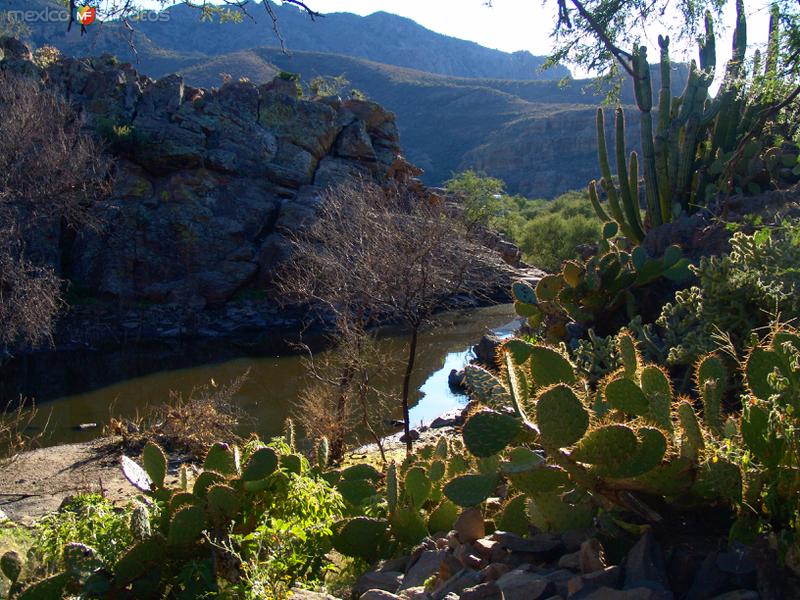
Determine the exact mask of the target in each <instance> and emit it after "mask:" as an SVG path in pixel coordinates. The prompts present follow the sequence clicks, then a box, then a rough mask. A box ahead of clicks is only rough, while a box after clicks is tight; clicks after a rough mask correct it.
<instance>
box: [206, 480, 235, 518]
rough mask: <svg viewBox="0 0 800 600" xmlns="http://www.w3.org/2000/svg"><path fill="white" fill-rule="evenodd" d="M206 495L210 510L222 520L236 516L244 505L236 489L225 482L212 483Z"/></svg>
mask: <svg viewBox="0 0 800 600" xmlns="http://www.w3.org/2000/svg"><path fill="white" fill-rule="evenodd" d="M206 497H207V499H208V510H209V512H210V513H211V515H212V517H213V518H214V519H215V520H217V521H220V522H226V521H230V520H232V519H233V518H234V517H236V515H237V514H238V512H239V508H240V507H241V505H242V503H241V499H240V497H239V495H238V494H237V493H236V490H234V489H233V488H232V487H230V486H228V485H224V484H219V483H218V484H216V485H212V486H211V487H210V488H209V490H208V494H207V496H206Z"/></svg>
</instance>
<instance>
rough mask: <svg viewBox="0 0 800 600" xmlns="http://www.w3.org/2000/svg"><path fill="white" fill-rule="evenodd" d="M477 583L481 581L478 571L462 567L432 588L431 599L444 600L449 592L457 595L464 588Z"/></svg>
mask: <svg viewBox="0 0 800 600" xmlns="http://www.w3.org/2000/svg"><path fill="white" fill-rule="evenodd" d="M479 583H481V574H480V571H473V570H472V569H462V570H461V571H459V572H458V573H456V574H455V575H453V576H452V577H451V578H450V579H448V580H447V581H445V582H444V583H442V584H441V585H440V586H439V587H438V588H437V589H436V590H434V591H433V593H432V594H431V600H444V599H445V598H446V597H447V596H448V595H449V594H455V595H458V594H460V593H461V592H463V591H464V590H465V589H467V588H469V587H475V586H476V585H478V584H479Z"/></svg>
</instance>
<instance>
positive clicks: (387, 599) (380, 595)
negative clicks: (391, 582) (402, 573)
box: [359, 590, 400, 600]
mask: <svg viewBox="0 0 800 600" xmlns="http://www.w3.org/2000/svg"><path fill="white" fill-rule="evenodd" d="M359 600H400V596H396V595H395V594H392V593H390V592H386V591H384V590H367V591H366V592H364V593H363V594H361V596H359Z"/></svg>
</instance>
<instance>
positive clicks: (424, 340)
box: [39, 305, 514, 445]
mask: <svg viewBox="0 0 800 600" xmlns="http://www.w3.org/2000/svg"><path fill="white" fill-rule="evenodd" d="M513 319H514V314H513V307H512V306H511V305H502V306H493V307H488V308H480V309H474V310H470V311H467V312H458V313H447V314H445V315H442V316H441V317H439V318H438V320H437V321H438V325H437V326H436V327H435V328H432V329H427V330H426V331H425V332H424V333H423V334H422V335H421V336H420V343H419V356H418V360H417V368H416V370H415V377H414V381H413V384H414V388H415V389H418V390H419V394H418V396H417V399H419V402H418V403H417V404H416V405H415V406H414V408H413V409H412V412H411V422H412V424H414V425H418V424H419V423H420V422H429V421H430V420H431V419H433V418H435V417H436V416H437V415H439V414H442V413H443V412H446V411H447V410H450V409H452V408H454V407H456V406H459V405H460V404H461V403H463V401H464V398H463V397H462V396H458V395H456V394H453V393H452V392H451V391H450V389H449V387H448V385H447V376H448V374H449V373H450V370H451V369H460V368H461V367H463V366H464V365H465V364H466V363H467V362H468V361H469V359H470V358H471V351H470V350H469V347H470V346H471V345H472V344H474V343H476V342H477V341H478V340H479V339H480V337H481V336H482V335H483V334H484V333H486V332H488V331H490V330H496V331H499V332H501V333H508V332H509V331H510V327H511V325H512V323H511V322H512V321H513ZM405 348H406V339H405V336H403V335H402V334H400V333H397V332H394V333H392V332H389V333H387V335H386V337H384V338H383V339H382V340H381V341H380V343H379V351H380V352H381V353H382V354H383V355H384V356H385V360H384V364H385V372H384V373H383V374H382V376H381V377H380V384H379V385H380V386H381V387H383V388H384V389H387V390H395V389H399V386H400V382H401V377H402V370H403V360H404V357H405V354H406V349H405ZM248 369H249V370H250V376H249V378H248V380H247V381H246V382H245V384H244V385H243V387H242V389H241V390H240V392H239V393H238V394H237V395H236V401H237V402H238V403H239V405H240V406H241V408H242V409H243V410H244V411H245V412H246V413H247V414H248V415H249V416H250V417H251V421H250V422H248V423H246V424H245V425H244V426H243V429H242V433H248V432H250V431H257V432H258V433H259V434H260V435H262V436H270V435H275V434H276V433H278V432H279V431H280V430H281V428H282V424H283V421H284V419H285V418H286V417H287V416H288V415H289V414H290V413H291V411H292V408H293V405H294V403H295V402H296V399H297V395H298V393H299V391H300V390H301V389H302V388H303V387H304V386H305V385H306V384H307V383H308V377H309V376H308V373H307V372H306V370H305V368H304V365H303V361H302V360H301V358H300V357H298V356H295V355H285V356H273V357H262V358H250V357H248V358H240V359H236V360H230V361H227V362H224V363H220V364H212V365H203V366H199V367H193V368H189V369H179V370H171V371H163V372H159V373H154V374H151V375H146V376H143V377H137V378H134V379H129V380H126V381H121V382H119V383H116V384H113V385H110V386H107V387H104V388H101V389H97V390H94V391H92V392H89V393H85V394H78V395H74V396H68V397H64V398H60V399H58V400H54V401H52V402H47V403H44V404H42V405H41V406H40V415H39V419H40V421H39V422H40V424H41V423H42V422H43V421H44V420H45V419H46V418H48V417H49V419H50V425H49V430H50V435H49V436H48V438H47V440H46V442H45V443H46V444H48V445H54V444H58V443H68V442H77V441H85V440H88V439H92V438H93V437H96V436H97V435H99V430H88V431H76V430H75V429H74V427H75V426H76V425H77V424H80V423H98V424H101V425H102V424H103V423H106V422H107V421H108V418H109V416H110V414H111V413H112V412H113V414H114V415H115V416H116V415H122V416H125V417H129V418H130V417H133V416H135V415H136V414H137V412H140V411H141V410H143V409H144V408H145V407H146V406H147V405H152V404H157V403H160V402H164V401H165V400H166V399H168V398H169V392H170V391H171V390H174V391H176V392H180V393H182V394H184V395H188V394H189V393H190V392H191V390H192V389H193V388H195V387H198V386H201V385H204V384H207V383H208V382H209V381H210V380H211V379H212V378H213V379H214V380H215V381H216V382H217V383H222V382H227V381H229V380H232V379H234V378H235V377H238V376H239V375H241V374H242V373H243V372H245V371H247V370H248Z"/></svg>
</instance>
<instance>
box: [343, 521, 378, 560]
mask: <svg viewBox="0 0 800 600" xmlns="http://www.w3.org/2000/svg"><path fill="white" fill-rule="evenodd" d="M387 525H388V523H387V522H386V521H385V520H384V519H370V518H367V517H356V518H355V519H349V520H347V521H344V522H341V523H339V524H337V526H336V527H335V533H334V535H333V547H334V548H336V550H338V551H339V552H341V553H342V554H344V555H345V556H354V557H358V558H363V559H364V560H367V561H373V560H375V559H376V558H378V557H380V556H383V555H384V554H385V551H386V548H387V546H388V543H389V535H388V533H387V531H386V528H387Z"/></svg>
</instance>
